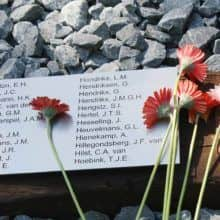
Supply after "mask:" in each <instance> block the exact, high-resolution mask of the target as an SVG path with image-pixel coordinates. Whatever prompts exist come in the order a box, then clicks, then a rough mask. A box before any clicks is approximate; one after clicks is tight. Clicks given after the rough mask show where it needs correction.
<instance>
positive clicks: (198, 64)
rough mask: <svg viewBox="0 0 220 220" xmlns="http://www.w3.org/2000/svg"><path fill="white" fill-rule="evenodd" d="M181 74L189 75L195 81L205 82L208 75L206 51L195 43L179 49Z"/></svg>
mask: <svg viewBox="0 0 220 220" xmlns="http://www.w3.org/2000/svg"><path fill="white" fill-rule="evenodd" d="M177 57H178V59H179V65H180V74H183V75H187V76H188V77H189V78H190V79H191V80H193V81H196V80H198V81H200V82H203V81H204V80H205V78H206V76H207V65H206V64H205V63H203V60H204V58H205V53H204V52H202V51H201V50H200V49H199V48H197V47H195V46H193V45H185V46H184V47H182V48H179V49H177Z"/></svg>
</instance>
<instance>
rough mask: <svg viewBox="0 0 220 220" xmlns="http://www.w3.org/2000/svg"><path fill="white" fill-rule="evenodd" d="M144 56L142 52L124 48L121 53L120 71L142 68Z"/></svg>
mask: <svg viewBox="0 0 220 220" xmlns="http://www.w3.org/2000/svg"><path fill="white" fill-rule="evenodd" d="M141 60H142V55H141V51H140V50H136V49H132V48H130V47H126V46H122V47H121V49H120V53H119V65H120V70H135V69H138V68H139V67H140V66H141Z"/></svg>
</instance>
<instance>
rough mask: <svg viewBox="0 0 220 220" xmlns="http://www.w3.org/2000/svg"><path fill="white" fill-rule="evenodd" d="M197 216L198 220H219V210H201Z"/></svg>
mask: <svg viewBox="0 0 220 220" xmlns="http://www.w3.org/2000/svg"><path fill="white" fill-rule="evenodd" d="M199 214H200V219H199V220H219V219H220V211H219V210H211V209H201V210H200V213H199Z"/></svg>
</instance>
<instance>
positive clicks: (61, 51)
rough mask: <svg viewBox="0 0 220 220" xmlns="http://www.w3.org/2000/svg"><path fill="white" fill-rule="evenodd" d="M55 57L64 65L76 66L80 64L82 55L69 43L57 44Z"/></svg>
mask: <svg viewBox="0 0 220 220" xmlns="http://www.w3.org/2000/svg"><path fill="white" fill-rule="evenodd" d="M55 57H56V59H57V60H58V61H59V62H60V63H61V64H62V65H63V66H64V67H75V66H78V65H79V64H80V60H79V59H80V56H79V54H78V52H77V50H76V49H75V48H73V47H70V46H68V45H61V46H57V47H56V49H55Z"/></svg>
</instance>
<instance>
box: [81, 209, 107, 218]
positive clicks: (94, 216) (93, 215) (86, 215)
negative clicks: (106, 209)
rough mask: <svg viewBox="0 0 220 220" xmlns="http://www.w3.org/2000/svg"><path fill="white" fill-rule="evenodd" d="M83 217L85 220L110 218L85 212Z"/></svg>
mask: <svg viewBox="0 0 220 220" xmlns="http://www.w3.org/2000/svg"><path fill="white" fill-rule="evenodd" d="M85 217H86V220H110V218H109V217H108V216H107V215H105V214H103V213H100V212H96V211H89V212H86V213H85ZM78 220H80V219H78Z"/></svg>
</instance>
